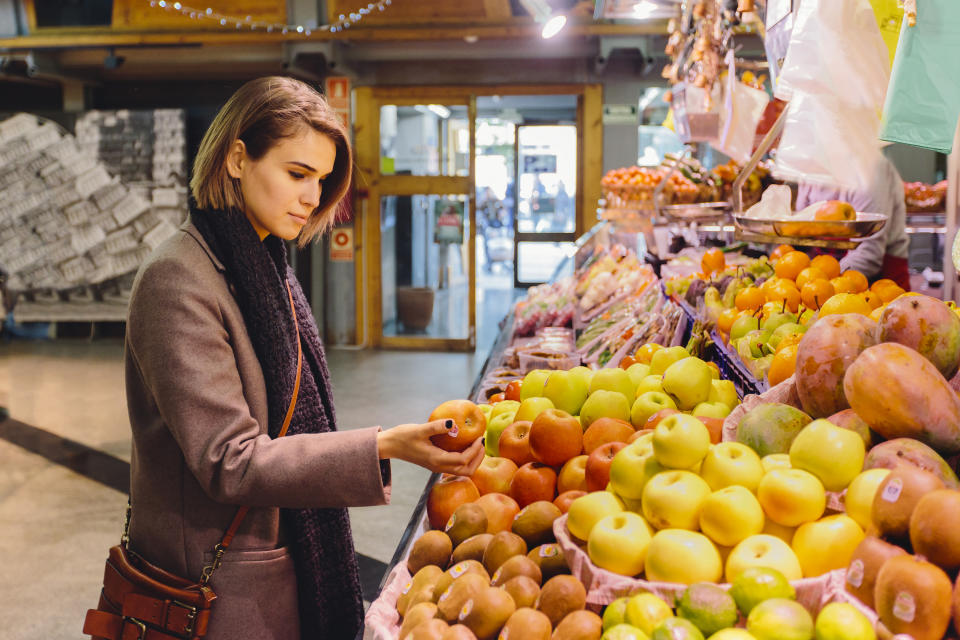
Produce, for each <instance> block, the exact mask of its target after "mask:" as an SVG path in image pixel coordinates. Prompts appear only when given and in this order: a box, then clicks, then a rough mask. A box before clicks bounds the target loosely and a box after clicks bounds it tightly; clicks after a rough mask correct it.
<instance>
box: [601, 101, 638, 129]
mask: <svg viewBox="0 0 960 640" xmlns="http://www.w3.org/2000/svg"><path fill="white" fill-rule="evenodd" d="M639 123H640V121H639V119H638V118H637V105H635V104H605V105H603V124H632V125H634V126H636V125H638V124H639Z"/></svg>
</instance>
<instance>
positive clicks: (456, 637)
mask: <svg viewBox="0 0 960 640" xmlns="http://www.w3.org/2000/svg"><path fill="white" fill-rule="evenodd" d="M440 640H477V636H475V635H473V631H470V628H469V627H467V626H466V625H462V624H455V625H452V626H451V627H449V628H448V629H447V630H446V631H444V632H443V636H441V638H440Z"/></svg>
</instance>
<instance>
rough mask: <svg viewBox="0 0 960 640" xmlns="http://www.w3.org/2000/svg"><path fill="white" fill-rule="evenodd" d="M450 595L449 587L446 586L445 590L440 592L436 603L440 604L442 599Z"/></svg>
mask: <svg viewBox="0 0 960 640" xmlns="http://www.w3.org/2000/svg"><path fill="white" fill-rule="evenodd" d="M449 597H450V587H447V590H446V591H444V592H443V593H441V594H440V598H439V599H438V600H437V604H440V603H441V602H443V601H444V600H446V599H447V598H449Z"/></svg>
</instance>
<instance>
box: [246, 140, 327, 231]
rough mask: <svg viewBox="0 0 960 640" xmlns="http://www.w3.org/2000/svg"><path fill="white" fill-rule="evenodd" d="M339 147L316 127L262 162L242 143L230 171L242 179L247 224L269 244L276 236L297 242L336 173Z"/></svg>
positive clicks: (278, 146) (280, 144)
mask: <svg viewBox="0 0 960 640" xmlns="http://www.w3.org/2000/svg"><path fill="white" fill-rule="evenodd" d="M336 158H337V148H336V146H335V145H334V143H333V140H331V139H330V138H329V137H328V136H326V135H324V134H322V133H319V132H317V131H315V130H314V129H312V128H311V127H307V126H305V127H303V130H302V131H300V132H299V133H297V134H296V135H293V136H290V137H288V138H284V139H282V140H280V141H279V142H278V143H277V144H275V145H274V146H273V147H272V148H271V149H270V150H269V151H267V152H266V153H265V154H264V155H263V157H262V158H260V159H259V160H253V159H252V158H250V156H248V155H247V152H246V147H245V146H244V144H243V142H242V141H240V140H237V141H236V142H235V143H234V146H233V148H231V150H230V153H229V155H228V157H227V172H228V173H229V174H230V176H231V177H232V178H239V179H240V190H241V192H242V193H243V202H244V206H245V209H246V210H245V211H244V213H246V215H247V219H248V220H250V223H251V224H252V225H253V228H254V229H256V231H257V235H259V236H260V239H261V240H263V239H264V238H266V237H267V235H274V236H276V237H278V238H282V239H284V240H293V239H295V238H296V237H297V236H298V235H299V234H300V230H301V229H302V228H303V225H304V224H306V222H307V218H308V217H309V216H310V214H311V213H313V210H314V209H316V208H317V205H318V204H319V203H320V194H321V193H322V191H323V181H324V180H325V179H326V178H327V176H328V175H330V172H331V171H333V165H334V162H335V160H336Z"/></svg>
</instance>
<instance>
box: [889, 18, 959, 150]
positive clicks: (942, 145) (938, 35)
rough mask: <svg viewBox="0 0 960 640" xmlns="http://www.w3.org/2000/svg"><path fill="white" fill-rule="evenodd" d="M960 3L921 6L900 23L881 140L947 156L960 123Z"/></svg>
mask: <svg viewBox="0 0 960 640" xmlns="http://www.w3.org/2000/svg"><path fill="white" fill-rule="evenodd" d="M958 62H960V2H958V0H924V2H923V3H921V4H920V6H919V7H918V8H917V24H916V26H914V27H911V26H909V25H908V24H907V21H906V20H904V21H903V25H902V26H901V28H900V42H899V44H898V46H897V55H896V57H895V58H894V61H893V74H892V76H891V78H890V89H889V92H888V94H887V101H886V104H885V105H884V108H883V130H882V131H881V133H880V138H881V139H882V140H887V141H889V142H903V143H906V144H911V145H914V146H917V147H924V148H926V149H933V150H934V151H939V152H940V153H950V152H951V150H952V148H953V136H954V133H955V132H956V130H957V119H958V117H960V79H958V78H960V76H958V74H957V64H958Z"/></svg>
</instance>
